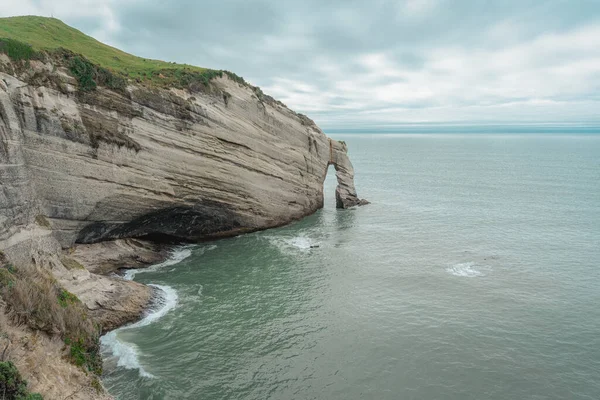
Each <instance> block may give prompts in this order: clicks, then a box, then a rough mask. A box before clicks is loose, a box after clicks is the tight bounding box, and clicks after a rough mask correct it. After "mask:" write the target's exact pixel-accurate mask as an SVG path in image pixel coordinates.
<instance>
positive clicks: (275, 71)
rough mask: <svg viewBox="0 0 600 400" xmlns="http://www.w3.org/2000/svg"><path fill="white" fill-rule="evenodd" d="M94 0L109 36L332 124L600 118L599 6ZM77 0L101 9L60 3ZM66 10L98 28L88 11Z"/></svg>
mask: <svg viewBox="0 0 600 400" xmlns="http://www.w3.org/2000/svg"><path fill="white" fill-rule="evenodd" d="M23 1H25V2H27V0H23ZM96 1H97V3H98V4H100V3H101V4H102V5H104V6H105V7H109V8H110V10H111V16H112V18H113V19H114V20H115V21H116V22H117V24H118V26H119V27H120V29H116V30H105V31H104V32H103V35H102V37H103V38H106V40H108V41H109V43H110V44H112V45H115V46H118V47H121V48H123V49H124V50H126V51H128V52H131V53H134V54H137V55H141V56H144V57H149V58H158V59H166V60H168V61H177V62H185V63H189V64H195V65H200V66H205V67H210V68H218V69H228V70H232V71H234V72H236V73H238V74H239V75H242V76H244V77H245V78H247V79H249V80H251V81H252V82H253V83H254V84H258V85H260V86H262V87H263V88H264V89H265V90H267V91H271V94H273V95H274V96H276V97H279V98H280V99H281V100H282V101H284V102H285V103H287V104H288V105H289V106H291V107H293V108H295V109H297V110H298V111H301V112H308V113H310V114H311V116H313V117H314V119H315V120H317V122H319V123H321V124H322V125H324V126H326V127H328V126H338V125H345V124H352V125H355V124H358V123H362V124H365V125H367V124H372V123H376V122H377V119H378V118H379V119H381V120H385V121H386V123H394V122H395V123H403V122H410V121H411V120H413V119H416V120H422V121H443V120H444V119H446V120H455V119H464V120H477V119H485V120H488V119H493V118H510V115H511V114H510V112H508V111H507V110H511V109H513V107H514V108H515V109H516V110H518V113H515V115H516V114H518V118H520V119H526V116H527V115H530V119H531V120H532V121H534V120H538V119H539V118H540V115H546V116H547V115H552V116H553V117H555V118H557V119H561V118H570V119H571V120H574V119H577V118H579V119H581V120H583V119H585V120H593V119H596V120H598V119H600V117H598V116H596V115H595V114H593V113H590V112H588V111H586V110H592V109H593V108H594V107H593V104H594V102H598V101H600V99H599V98H598V94H597V93H599V92H600V91H599V90H598V89H600V87H599V84H597V83H594V82H599V80H598V75H599V72H598V71H600V49H598V48H597V46H596V47H594V46H595V45H596V44H597V42H598V40H597V39H595V38H594V35H595V34H596V33H600V2H599V1H597V0H571V1H569V0H546V1H541V0H504V1H481V0H463V1H457V0H402V1H386V0H371V1H369V2H367V1H363V0H329V1H326V2H325V1H322V0H304V1H291V0H279V1H277V0H271V1H267V0H257V1H247V0H246V1H245V0H221V1H216V0H203V1H193V0H173V1H169V2H165V1H159V0H146V1H141V0H121V1H116V0H96ZM68 2H73V3H74V7H78V8H79V9H81V8H82V7H93V4H92V5H90V4H91V3H90V4H88V5H82V4H81V3H79V2H77V1H75V0H54V3H56V4H58V3H68ZM28 3H29V4H30V5H31V4H37V5H38V7H39V8H40V10H42V9H43V10H46V8H43V4H45V3H47V0H35V1H29V2H28ZM86 4H87V3H86ZM57 16H58V17H59V18H63V19H64V20H65V21H66V22H67V23H70V24H73V25H75V26H76V27H78V28H79V29H82V30H83V31H85V32H87V33H91V34H92V33H94V32H98V31H101V30H102V29H103V23H102V21H101V20H100V19H98V18H96V19H95V18H93V12H92V13H89V14H88V15H85V13H73V14H68V13H65V15H57ZM596 28H597V29H596ZM578 32H580V34H579V33H578ZM577 35H579V36H577ZM585 41H590V43H591V46H586V44H585V43H584V42H585ZM303 88H304V89H303ZM306 88H310V90H308V89H306ZM581 102H586V103H585V107H583V106H581V104H580V103H581ZM515 104H516V105H515ZM544 107H546V108H544ZM577 107H579V108H577ZM576 108H577V109H576ZM398 110H401V111H398ZM528 110H529V111H528ZM540 110H542V111H540ZM486 112H489V113H491V114H492V115H485V116H482V114H483V113H486ZM528 113H529V114H528ZM586 113H587V114H586ZM515 118H516V117H515ZM599 122H600V121H599Z"/></svg>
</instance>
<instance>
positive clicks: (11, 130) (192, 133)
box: [0, 55, 360, 248]
mask: <svg viewBox="0 0 600 400" xmlns="http://www.w3.org/2000/svg"><path fill="white" fill-rule="evenodd" d="M0 57H1V58H0V71H3V72H0V182H1V184H2V188H1V190H0V219H1V224H0V248H9V247H11V246H12V245H15V244H17V243H18V242H20V241H21V240H22V239H23V240H24V239H30V238H31V235H26V234H24V232H26V231H36V236H37V237H39V236H42V237H43V236H46V235H50V236H52V237H53V238H54V239H56V240H57V241H58V242H59V243H60V245H61V246H62V247H63V248H66V247H70V246H72V245H73V244H74V243H76V242H77V243H92V242H97V241H103V240H107V239H117V238H125V237H144V236H148V237H150V238H155V239H164V238H175V239H184V240H201V239H207V238H213V237H220V236H226V235H233V234H236V233H241V232H246V231H252V230H257V229H264V228H269V227H274V226H278V225H281V224H285V223H288V222H290V221H293V220H295V219H298V218H301V217H303V216H305V215H308V214H311V213H313V212H314V211H315V210H317V209H318V208H320V207H322V205H323V181H324V179H325V175H326V173H327V167H328V165H330V164H334V166H335V167H336V170H337V177H338V182H339V186H338V189H337V193H336V194H337V196H336V197H337V199H338V207H342V208H346V207H351V206H354V205H357V204H359V202H360V201H359V199H358V198H357V196H356V191H355V189H354V183H353V170H352V165H351V163H350V161H349V160H348V157H347V155H346V146H345V144H343V143H340V142H337V141H335V140H331V139H329V138H327V136H326V135H325V134H323V132H322V131H321V130H320V129H319V128H318V127H317V126H316V125H315V124H314V123H313V122H312V121H311V120H310V119H308V118H306V117H305V116H302V115H300V114H296V113H295V112H293V111H291V110H289V109H288V108H287V107H285V106H284V105H283V104H282V103H280V102H276V101H274V100H273V99H271V98H269V97H268V96H266V97H263V96H262V93H261V94H260V95H259V94H258V93H256V91H254V90H252V88H251V87H249V86H248V85H244V84H241V83H238V82H235V81H234V80H232V79H230V78H229V77H227V75H224V76H223V77H221V78H217V79H214V80H213V82H212V83H211V84H212V85H213V88H214V90H212V91H206V92H198V93H190V92H188V91H183V90H176V89H171V90H164V89H151V88H147V87H143V86H131V85H130V86H128V87H127V89H126V91H124V92H122V93H120V92H115V91H111V90H108V89H105V88H100V87H99V88H98V89H97V90H95V91H92V92H87V93H84V92H81V91H78V88H77V82H76V80H75V79H74V78H73V77H71V76H69V74H68V71H67V70H66V69H64V68H62V67H60V66H56V65H52V63H46V64H44V63H42V62H40V61H31V62H30V64H29V67H28V68H27V69H25V70H22V71H21V72H19V68H17V66H15V65H14V64H15V63H14V62H12V61H10V60H9V59H8V57H6V56H4V55H0Z"/></svg>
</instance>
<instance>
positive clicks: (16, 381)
mask: <svg viewBox="0 0 600 400" xmlns="http://www.w3.org/2000/svg"><path fill="white" fill-rule="evenodd" d="M0 393H2V399H3V400H4V399H6V400H43V399H42V396H41V395H40V394H38V393H29V391H28V390H27V381H26V380H25V379H23V378H22V377H21V374H20V373H19V371H18V370H17V367H15V365H14V364H13V363H12V362H10V361H0Z"/></svg>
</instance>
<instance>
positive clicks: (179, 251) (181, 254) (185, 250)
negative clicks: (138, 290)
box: [123, 246, 193, 281]
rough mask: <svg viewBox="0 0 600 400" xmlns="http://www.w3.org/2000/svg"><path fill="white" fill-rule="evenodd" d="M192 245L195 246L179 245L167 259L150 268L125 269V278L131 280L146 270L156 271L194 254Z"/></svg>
mask: <svg viewBox="0 0 600 400" xmlns="http://www.w3.org/2000/svg"><path fill="white" fill-rule="evenodd" d="M192 247H193V246H182V247H178V248H176V249H174V250H173V251H172V252H171V256H170V257H169V258H168V259H167V260H165V261H163V262H161V263H158V264H154V265H152V266H150V267H148V268H138V269H128V270H127V271H125V274H123V279H125V280H127V281H131V280H133V278H135V276H136V275H137V274H141V273H144V272H156V271H158V270H159V269H161V268H164V267H168V266H170V265H174V264H177V263H179V262H181V261H183V260H185V259H186V258H188V257H189V256H191V255H192V250H191V249H192Z"/></svg>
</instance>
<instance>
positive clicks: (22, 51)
mask: <svg viewBox="0 0 600 400" xmlns="http://www.w3.org/2000/svg"><path fill="white" fill-rule="evenodd" d="M0 53H4V54H6V55H8V56H9V57H10V58H12V59H13V60H15V61H21V60H37V59H40V58H41V56H42V55H41V53H39V52H37V51H35V50H33V48H32V47H31V46H30V45H28V44H26V43H22V42H19V41H18V40H14V39H0Z"/></svg>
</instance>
